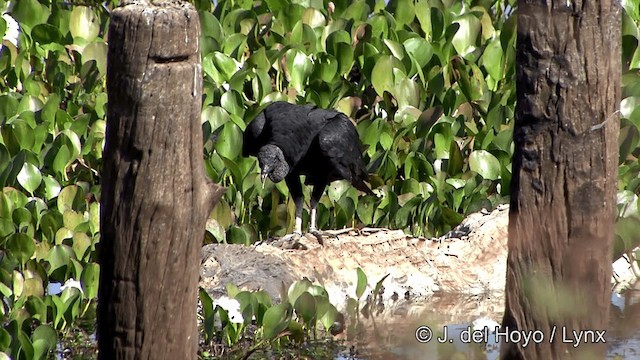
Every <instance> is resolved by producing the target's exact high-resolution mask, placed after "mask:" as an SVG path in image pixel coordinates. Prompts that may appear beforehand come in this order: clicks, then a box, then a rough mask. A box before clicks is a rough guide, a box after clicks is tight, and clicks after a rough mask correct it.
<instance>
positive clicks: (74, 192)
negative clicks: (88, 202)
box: [57, 185, 84, 214]
mask: <svg viewBox="0 0 640 360" xmlns="http://www.w3.org/2000/svg"><path fill="white" fill-rule="evenodd" d="M83 202H84V191H83V190H82V188H81V187H79V186H77V185H69V186H66V187H65V188H64V189H62V191H60V193H59V194H58V200H57V205H58V211H59V212H60V213H61V214H64V213H65V212H66V211H69V210H74V209H78V207H79V205H80V204H82V203H83Z"/></svg>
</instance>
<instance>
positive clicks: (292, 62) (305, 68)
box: [286, 49, 313, 94]
mask: <svg viewBox="0 0 640 360" xmlns="http://www.w3.org/2000/svg"><path fill="white" fill-rule="evenodd" d="M286 59H287V72H288V73H289V76H290V77H291V86H293V88H294V89H296V91H298V92H299V93H301V94H304V92H305V84H306V82H307V79H308V78H309V75H311V72H312V71H313V64H312V63H311V60H309V58H308V57H307V55H306V54H305V53H303V52H302V51H300V50H297V49H291V50H289V51H287V55H286Z"/></svg>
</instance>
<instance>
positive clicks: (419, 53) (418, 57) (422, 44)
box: [402, 37, 433, 68]
mask: <svg viewBox="0 0 640 360" xmlns="http://www.w3.org/2000/svg"><path fill="white" fill-rule="evenodd" d="M402 45H403V46H404V49H405V51H406V52H407V54H409V55H410V56H411V57H412V58H413V59H414V60H415V61H416V62H417V63H418V64H419V65H420V67H421V68H423V67H425V66H426V65H427V64H428V63H429V61H430V60H431V57H433V47H432V46H431V44H429V43H428V42H427V41H425V40H424V39H423V38H417V37H416V38H410V39H407V40H405V41H404V42H403V43H402Z"/></svg>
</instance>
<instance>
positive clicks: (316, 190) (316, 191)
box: [309, 182, 338, 245]
mask: <svg viewBox="0 0 640 360" xmlns="http://www.w3.org/2000/svg"><path fill="white" fill-rule="evenodd" d="M326 187H327V183H326V182H322V183H318V184H316V185H315V186H314V187H313V192H311V203H310V206H309V207H310V208H311V214H310V215H311V221H310V224H309V232H310V233H312V234H313V235H314V236H315V237H316V239H317V240H318V243H320V245H324V239H323V237H324V236H329V237H333V238H336V239H337V238H338V237H337V236H336V235H334V234H332V233H331V232H328V231H320V230H318V223H317V221H318V219H317V210H316V209H317V207H318V203H319V202H320V198H321V197H322V195H323V194H324V189H325V188H326Z"/></svg>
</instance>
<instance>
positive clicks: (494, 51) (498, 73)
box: [479, 38, 503, 80]
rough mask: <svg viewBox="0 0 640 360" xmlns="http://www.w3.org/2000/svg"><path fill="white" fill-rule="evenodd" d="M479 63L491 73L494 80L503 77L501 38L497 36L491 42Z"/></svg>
mask: <svg viewBox="0 0 640 360" xmlns="http://www.w3.org/2000/svg"><path fill="white" fill-rule="evenodd" d="M479 64H480V65H482V66H483V67H484V68H485V69H486V70H487V73H489V75H490V76H491V77H492V78H493V79H494V80H501V79H502V77H503V68H502V46H501V45H500V40H499V39H497V38H496V39H493V40H492V41H490V42H489V44H488V45H487V47H486V48H485V49H484V53H483V54H482V57H481V58H480V62H479Z"/></svg>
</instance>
